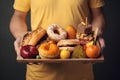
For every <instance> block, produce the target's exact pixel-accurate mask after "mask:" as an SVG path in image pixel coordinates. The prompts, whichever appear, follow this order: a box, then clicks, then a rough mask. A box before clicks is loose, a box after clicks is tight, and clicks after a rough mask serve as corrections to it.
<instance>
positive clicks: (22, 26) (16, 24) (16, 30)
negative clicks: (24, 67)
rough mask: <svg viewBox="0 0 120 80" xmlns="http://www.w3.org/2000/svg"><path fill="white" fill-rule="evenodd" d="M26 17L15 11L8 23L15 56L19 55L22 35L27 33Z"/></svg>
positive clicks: (22, 13)
mask: <svg viewBox="0 0 120 80" xmlns="http://www.w3.org/2000/svg"><path fill="white" fill-rule="evenodd" d="M26 15H27V13H25V12H21V11H17V10H15V12H14V14H13V16H12V18H11V21H10V31H11V33H12V35H13V36H14V38H15V41H14V47H15V50H16V53H17V55H19V50H20V45H21V40H22V38H23V35H24V34H25V33H26V32H27V24H26Z"/></svg>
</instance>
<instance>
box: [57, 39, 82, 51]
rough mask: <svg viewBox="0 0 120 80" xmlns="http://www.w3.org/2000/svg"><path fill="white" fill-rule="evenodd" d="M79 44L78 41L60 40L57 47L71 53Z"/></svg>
mask: <svg viewBox="0 0 120 80" xmlns="http://www.w3.org/2000/svg"><path fill="white" fill-rule="evenodd" d="M79 44H80V41H79V40H78V39H65V40H60V41H59V42H58V43H57V46H58V47H59V49H60V50H62V49H68V50H70V51H71V52H72V51H73V50H74V47H75V46H77V45H79Z"/></svg>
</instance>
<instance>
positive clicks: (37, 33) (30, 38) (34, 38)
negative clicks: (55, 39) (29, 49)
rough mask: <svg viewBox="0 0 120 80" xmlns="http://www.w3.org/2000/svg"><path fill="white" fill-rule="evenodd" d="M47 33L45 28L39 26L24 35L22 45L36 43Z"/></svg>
mask: <svg viewBox="0 0 120 80" xmlns="http://www.w3.org/2000/svg"><path fill="white" fill-rule="evenodd" d="M45 34H46V31H45V30H44V29H42V28H41V27H40V28H37V29H36V30H33V31H32V32H28V33H27V34H25V35H24V37H23V41H22V46H24V45H36V44H37V42H38V41H39V40H40V39H41V38H42V37H43V36H44V35H45Z"/></svg>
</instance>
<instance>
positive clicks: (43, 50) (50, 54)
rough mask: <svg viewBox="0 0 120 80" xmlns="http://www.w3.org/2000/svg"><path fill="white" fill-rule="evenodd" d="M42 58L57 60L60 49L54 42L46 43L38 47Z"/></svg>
mask: <svg viewBox="0 0 120 80" xmlns="http://www.w3.org/2000/svg"><path fill="white" fill-rule="evenodd" d="M38 51H39V55H40V57H41V58H48V59H52V58H57V57H58V56H59V47H58V46H57V45H56V44H55V43H52V42H44V43H42V44H41V45H40V46H39V47H38Z"/></svg>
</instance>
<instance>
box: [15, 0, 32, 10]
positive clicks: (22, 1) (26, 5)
mask: <svg viewBox="0 0 120 80" xmlns="http://www.w3.org/2000/svg"><path fill="white" fill-rule="evenodd" d="M13 8H14V9H15V10H19V11H22V12H28V11H29V9H30V0H14V4H13Z"/></svg>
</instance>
